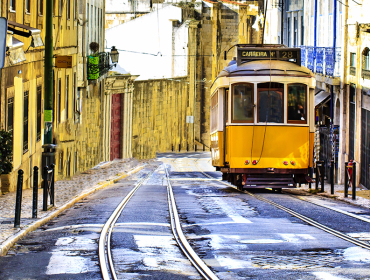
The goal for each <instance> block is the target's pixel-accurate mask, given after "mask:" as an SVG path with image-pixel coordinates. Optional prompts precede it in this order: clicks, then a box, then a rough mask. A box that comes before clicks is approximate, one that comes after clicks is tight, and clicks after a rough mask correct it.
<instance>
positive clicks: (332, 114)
mask: <svg viewBox="0 0 370 280" xmlns="http://www.w3.org/2000/svg"><path fill="white" fill-rule="evenodd" d="M333 8H334V11H333V13H334V15H333V51H334V56H333V57H334V68H335V58H336V51H335V47H336V42H337V1H334V7H333ZM333 70H334V69H333ZM330 95H331V96H330V98H331V100H330V118H331V125H332V126H333V127H332V129H333V128H334V86H333V85H332V86H331V89H330Z"/></svg>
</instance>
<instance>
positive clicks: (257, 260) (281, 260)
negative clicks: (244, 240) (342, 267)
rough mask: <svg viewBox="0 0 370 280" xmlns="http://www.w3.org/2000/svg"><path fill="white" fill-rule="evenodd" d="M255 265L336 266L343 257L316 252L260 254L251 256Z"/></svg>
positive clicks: (264, 266) (280, 266)
mask: <svg viewBox="0 0 370 280" xmlns="http://www.w3.org/2000/svg"><path fill="white" fill-rule="evenodd" d="M251 261H252V264H253V266H255V267H260V268H265V269H267V268H271V269H310V268H319V267H331V268H334V267H336V266H338V265H339V263H340V262H341V261H342V258H341V257H339V256H336V255H327V254H317V253H316V254H315V255H309V254H308V255H305V256H277V255H275V256H258V257H252V258H251Z"/></svg>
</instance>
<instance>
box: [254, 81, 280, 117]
mask: <svg viewBox="0 0 370 280" xmlns="http://www.w3.org/2000/svg"><path fill="white" fill-rule="evenodd" d="M257 88H258V122H269V123H283V122H284V117H283V116H284V110H283V99H284V84H281V83H260V84H258V86H257Z"/></svg>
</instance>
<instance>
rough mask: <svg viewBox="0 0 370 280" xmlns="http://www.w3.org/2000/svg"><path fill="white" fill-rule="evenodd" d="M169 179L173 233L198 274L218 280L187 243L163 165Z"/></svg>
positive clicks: (169, 203) (168, 185)
mask: <svg viewBox="0 0 370 280" xmlns="http://www.w3.org/2000/svg"><path fill="white" fill-rule="evenodd" d="M163 167H164V170H165V172H166V177H167V198H168V207H169V212H170V216H171V228H172V233H173V235H174V237H175V239H176V242H177V244H178V245H179V247H180V248H181V250H182V251H183V252H184V254H185V256H186V257H187V258H188V259H189V260H190V262H191V263H192V264H193V266H194V267H195V268H196V269H197V270H198V272H199V273H200V274H201V275H202V276H203V277H204V278H205V279H207V280H208V279H209V280H218V277H217V276H216V275H215V274H214V273H213V272H212V271H211V270H210V269H209V267H208V266H207V265H206V264H205V263H204V262H203V261H202V260H201V259H200V258H199V256H198V255H197V253H195V251H194V250H193V248H192V247H191V246H190V244H189V242H188V241H187V239H186V237H185V235H184V233H183V231H182V228H181V224H180V219H179V214H178V212H177V207H176V201H175V197H174V195H173V191H172V185H171V182H170V176H169V174H168V171H167V168H166V166H165V165H163Z"/></svg>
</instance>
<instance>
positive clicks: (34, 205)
mask: <svg viewBox="0 0 370 280" xmlns="http://www.w3.org/2000/svg"><path fill="white" fill-rule="evenodd" d="M38 176H39V168H38V167H37V166H35V167H34V168H33V193H32V219H36V218H37V197H38V184H39V178H38Z"/></svg>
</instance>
